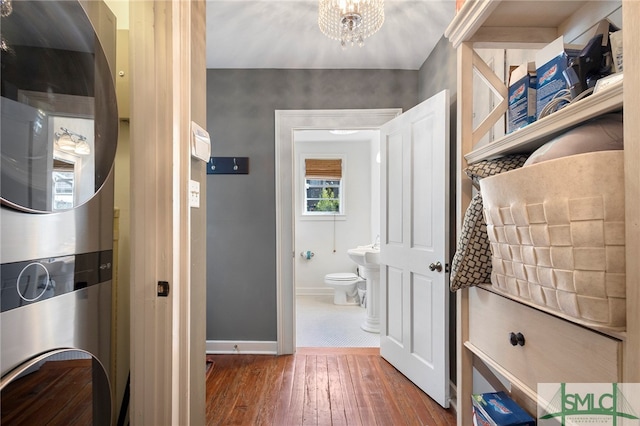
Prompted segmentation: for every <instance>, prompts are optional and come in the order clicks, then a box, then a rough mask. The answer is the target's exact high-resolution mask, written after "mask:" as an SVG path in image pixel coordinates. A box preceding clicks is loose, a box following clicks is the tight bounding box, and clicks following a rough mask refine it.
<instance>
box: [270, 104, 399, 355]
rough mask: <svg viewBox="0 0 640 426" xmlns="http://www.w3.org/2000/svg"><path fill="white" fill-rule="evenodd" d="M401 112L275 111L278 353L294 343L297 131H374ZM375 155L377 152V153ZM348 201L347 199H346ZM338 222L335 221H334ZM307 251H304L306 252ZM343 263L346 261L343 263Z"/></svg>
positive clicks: (291, 348) (287, 351) (291, 350)
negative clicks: (294, 162) (294, 140)
mask: <svg viewBox="0 0 640 426" xmlns="http://www.w3.org/2000/svg"><path fill="white" fill-rule="evenodd" d="M401 113H402V110H401V109H400V108H388V109H368V110H286V111H285V110H276V112H275V132H276V157H275V160H276V161H275V169H276V170H277V171H278V172H277V173H276V206H277V207H276V263H277V269H276V291H277V300H278V318H277V319H278V323H277V328H278V329H277V332H278V336H277V337H278V340H277V353H278V354H292V353H294V352H295V348H296V347H297V346H298V345H297V344H296V303H295V302H296V292H295V286H294V269H295V268H294V264H295V261H296V260H297V258H298V256H300V252H298V253H296V247H295V244H294V234H293V233H294V228H295V227H294V217H293V216H294V207H295V202H294V198H293V195H294V190H293V188H294V182H295V179H294V175H295V174H294V171H293V169H294V164H293V161H294V160H293V158H294V143H293V137H294V133H295V131H298V130H325V129H360V130H377V129H379V128H380V126H382V125H383V124H385V123H387V122H388V121H389V120H391V119H393V118H394V117H397V116H398V115H400V114H401ZM376 154H377V153H376ZM347 202H348V200H347ZM336 219H337V218H336ZM306 250H308V249H305V251H306ZM345 261H346V260H345Z"/></svg>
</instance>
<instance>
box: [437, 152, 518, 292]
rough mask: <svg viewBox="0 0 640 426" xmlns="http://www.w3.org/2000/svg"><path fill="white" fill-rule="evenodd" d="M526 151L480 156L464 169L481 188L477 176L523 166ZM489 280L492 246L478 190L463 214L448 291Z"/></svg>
mask: <svg viewBox="0 0 640 426" xmlns="http://www.w3.org/2000/svg"><path fill="white" fill-rule="evenodd" d="M526 160H527V156H526V155H519V154H518V155H506V156H504V157H500V158H496V159H494V160H483V161H479V162H477V163H474V164H472V165H470V166H469V167H468V168H466V169H465V170H464V171H465V173H466V174H467V176H469V178H470V179H471V181H472V182H473V185H474V186H475V187H476V188H477V189H480V184H479V182H480V179H482V178H485V177H489V176H493V175H497V174H499V173H502V172H506V171H509V170H513V169H517V168H519V167H522V165H523V164H524V162H525V161H526ZM490 283H491V247H490V245H489V237H488V236H487V225H486V222H485V220H484V217H483V215H482V196H481V195H480V193H477V194H476V195H475V196H474V197H473V199H472V200H471V203H470V204H469V207H468V208H467V211H466V213H465V215H464V222H463V224H462V230H461V234H460V237H459V238H458V246H457V248H456V254H455V255H454V257H453V261H452V262H451V274H450V276H449V284H450V288H451V291H456V290H459V289H461V288H465V287H469V286H472V285H478V284H490Z"/></svg>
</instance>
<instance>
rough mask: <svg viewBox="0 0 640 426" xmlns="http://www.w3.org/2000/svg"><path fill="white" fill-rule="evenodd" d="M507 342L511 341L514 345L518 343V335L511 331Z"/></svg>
mask: <svg viewBox="0 0 640 426" xmlns="http://www.w3.org/2000/svg"><path fill="white" fill-rule="evenodd" d="M509 343H511V346H516V345H517V344H518V336H516V333H514V332H513V331H512V332H511V333H509Z"/></svg>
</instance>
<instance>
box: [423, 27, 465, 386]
mask: <svg viewBox="0 0 640 426" xmlns="http://www.w3.org/2000/svg"><path fill="white" fill-rule="evenodd" d="M457 64H458V60H457V54H456V50H455V49H454V48H453V46H452V45H451V43H450V42H449V40H448V39H447V38H445V37H442V38H441V39H440V41H439V42H438V44H436V47H435V48H434V49H433V51H432V52H431V54H430V55H429V57H428V58H427V59H426V61H425V62H424V64H422V67H420V70H419V73H418V91H419V101H420V102H422V101H424V100H427V99H429V98H430V97H431V96H433V95H435V94H436V93H439V92H441V91H443V90H445V89H449V96H450V109H449V117H450V121H449V122H450V128H449V135H450V137H449V140H450V143H451V149H450V151H449V156H450V159H451V164H450V167H449V169H450V176H449V194H450V195H449V197H450V198H449V200H450V203H449V211H450V212H451V218H450V224H451V233H450V240H449V251H450V253H449V259H448V260H447V262H448V263H449V265H451V260H452V259H453V255H454V253H455V250H456V244H457V235H456V233H455V229H456V207H455V206H456V177H457V175H458V173H457V171H456V138H457V137H456V128H457V119H456V117H457V114H456V112H457V105H458V104H457V96H458V89H457V73H458V68H457ZM449 358H450V375H451V380H452V381H453V382H454V383H456V296H455V294H454V293H451V295H450V299H449Z"/></svg>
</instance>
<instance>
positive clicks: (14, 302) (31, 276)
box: [0, 250, 113, 312]
mask: <svg viewBox="0 0 640 426" xmlns="http://www.w3.org/2000/svg"><path fill="white" fill-rule="evenodd" d="M0 268H1V269H0V277H1V283H0V305H1V307H2V312H5V311H9V310H11V309H16V308H19V307H21V306H26V305H29V304H32V303H36V302H39V301H42V300H46V299H50V298H52V297H57V296H61V295H63V294H66V293H70V292H72V291H76V290H82V289H84V288H87V287H90V286H93V285H96V284H100V283H103V282H105V281H110V280H111V277H112V270H113V251H112V250H104V251H99V252H93V253H82V254H76V255H71V256H61V257H54V258H48V259H33V260H26V261H22V262H14V263H4V264H2V265H0Z"/></svg>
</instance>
